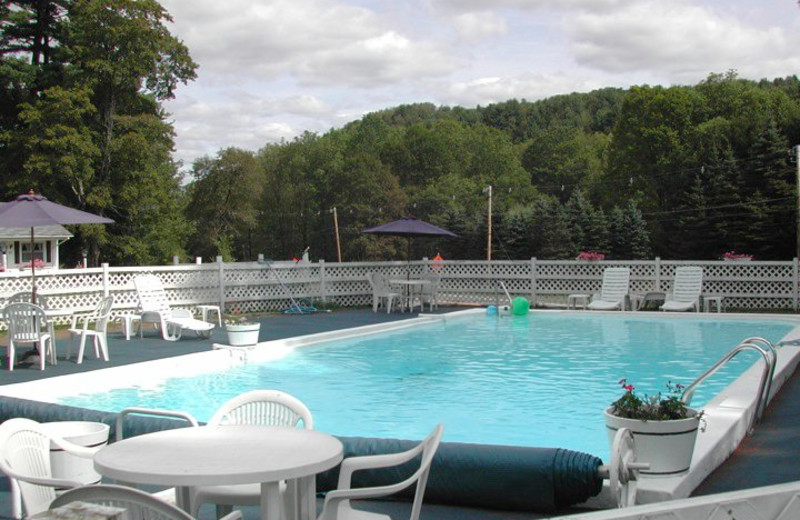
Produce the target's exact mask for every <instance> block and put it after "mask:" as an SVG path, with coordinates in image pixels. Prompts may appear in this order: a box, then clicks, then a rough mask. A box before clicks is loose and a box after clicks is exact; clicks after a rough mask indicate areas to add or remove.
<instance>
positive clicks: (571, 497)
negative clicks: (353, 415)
mask: <svg viewBox="0 0 800 520" xmlns="http://www.w3.org/2000/svg"><path fill="white" fill-rule="evenodd" d="M11 417H27V418H29V419H33V420H35V421H38V422H46V421H65V420H70V421H98V422H102V423H105V424H108V425H109V426H110V428H111V432H110V437H111V438H110V441H111V442H113V441H114V436H115V433H116V432H115V431H114V428H115V420H116V417H117V414H115V413H110V412H101V411H97V410H89V409H85V408H76V407H72V406H64V405H59V404H53V403H43V402H38V401H30V400H27V399H18V398H14V397H4V396H3V397H0V422H2V421H5V420H6V419H10V418H11ZM183 427H186V423H185V422H183V421H177V420H174V419H166V418H157V417H142V416H136V415H130V416H128V417H126V418H125V437H133V436H136V435H141V434H144V433H148V432H154V431H159V430H166V429H171V428H183ZM337 438H338V439H339V440H341V441H342V444H343V445H344V456H345V457H353V456H360V455H377V454H382V453H397V452H401V451H406V450H408V449H411V448H412V447H414V446H416V445H417V443H418V442H419V441H406V440H396V439H378V438H366V437H341V436H338V437H337ZM414 462H415V461H411V462H410V463H408V464H405V465H403V466H398V467H396V468H390V469H384V470H365V471H359V472H356V473H355V474H354V475H353V477H354V480H353V483H354V486H355V487H359V486H375V485H382V484H388V483H394V482H398V481H401V480H403V479H405V478H407V477H408V476H410V475H411V474H412V473H413V472H414V469H415V468H416V467H417V466H415V465H414ZM416 462H417V464H418V461H416ZM600 464H602V461H601V460H600V459H599V458H597V457H595V456H593V455H588V454H586V453H580V452H575V451H570V450H565V449H561V448H527V447H519V446H499V445H488V444H467V443H457V442H443V443H441V444H440V445H439V449H438V450H437V452H436V456H435V457H434V459H433V464H432V465H431V472H430V475H429V477H428V485H427V487H426V489H425V502H427V503H438V504H448V505H458V506H465V507H481V508H486V509H500V510H506V511H529V512H535V513H553V512H556V511H558V510H559V509H562V508H565V507H568V506H571V505H574V504H580V503H582V502H585V501H586V500H587V499H589V498H590V497H592V496H595V495H597V494H598V493H600V490H601V489H602V485H603V481H602V479H601V478H600V477H599V476H598V474H597V468H598V466H600ZM338 478H339V468H338V466H337V467H336V468H334V469H332V470H330V471H326V472H324V473H321V474H320V475H318V476H317V489H318V490H319V491H329V490H332V489H336V485H337V483H338ZM413 493H414V487H413V486H412V487H411V488H410V489H407V490H406V491H405V493H404V494H401V495H398V498H407V499H411V498H412V496H413Z"/></svg>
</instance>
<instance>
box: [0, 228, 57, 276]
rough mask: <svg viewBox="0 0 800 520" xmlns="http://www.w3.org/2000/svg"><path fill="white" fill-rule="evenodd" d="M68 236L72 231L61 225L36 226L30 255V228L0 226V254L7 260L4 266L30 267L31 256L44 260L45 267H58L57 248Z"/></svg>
mask: <svg viewBox="0 0 800 520" xmlns="http://www.w3.org/2000/svg"><path fill="white" fill-rule="evenodd" d="M70 238H72V233H70V232H69V231H67V230H66V228H64V227H63V226H59V225H55V226H40V227H36V228H34V240H35V241H34V249H33V254H32V255H31V228H29V227H27V228H0V255H2V257H3V259H4V260H5V261H6V262H7V263H6V264H5V265H4V268H5V269H20V268H23V267H30V263H31V258H35V259H38V260H41V261H42V262H44V267H45V268H55V269H58V266H59V256H58V248H59V246H60V245H61V244H63V243H64V242H66V241H67V240H69V239H70ZM36 268H37V269H38V268H39V265H38V264H37V266H36Z"/></svg>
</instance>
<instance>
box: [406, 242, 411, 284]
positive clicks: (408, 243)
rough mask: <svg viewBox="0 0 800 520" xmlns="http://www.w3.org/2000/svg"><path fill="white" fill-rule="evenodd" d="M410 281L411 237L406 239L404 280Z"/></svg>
mask: <svg viewBox="0 0 800 520" xmlns="http://www.w3.org/2000/svg"><path fill="white" fill-rule="evenodd" d="M410 279H411V237H408V238H406V280H410Z"/></svg>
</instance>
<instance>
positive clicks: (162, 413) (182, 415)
mask: <svg viewBox="0 0 800 520" xmlns="http://www.w3.org/2000/svg"><path fill="white" fill-rule="evenodd" d="M130 414H136V415H149V416H152V417H169V418H172V419H183V420H185V421H186V422H188V423H189V424H190V425H191V426H199V423H198V422H197V419H195V418H194V416H192V415H191V414H189V413H186V412H176V411H173V410H160V409H157V408H140V407H135V406H134V407H131V408H125V409H124V410H122V411H121V412H119V415H117V421H116V425H115V427H116V428H115V430H116V436H115V440H118V441H120V440H122V439H123V437H124V435H123V434H122V427H123V424H124V421H125V416H127V415H130Z"/></svg>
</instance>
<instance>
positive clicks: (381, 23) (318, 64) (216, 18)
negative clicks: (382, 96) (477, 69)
mask: <svg viewBox="0 0 800 520" xmlns="http://www.w3.org/2000/svg"><path fill="white" fill-rule="evenodd" d="M163 3H164V4H165V6H166V7H167V8H168V9H169V10H170V12H171V13H172V14H173V15H174V17H175V29H176V32H177V33H178V35H179V36H180V37H182V38H184V40H185V43H186V44H187V45H188V46H189V48H190V49H191V52H192V56H193V57H194V58H195V60H196V61H197V62H198V63H199V64H200V67H201V68H200V74H202V75H204V77H205V79H207V80H208V81H212V82H219V81H229V80H231V79H233V80H236V78H238V77H241V76H255V77H259V78H261V79H262V80H266V81H270V80H275V79H279V78H281V77H285V76H290V77H294V78H297V79H299V80H300V81H301V82H302V83H303V84H307V85H334V84H357V85H359V86H362V87H363V86H370V85H372V84H374V85H381V84H384V83H386V82H387V81H396V80H399V79H402V78H404V77H415V76H420V75H434V76H435V75H442V74H446V73H448V72H449V71H450V70H451V69H452V65H451V63H452V57H451V56H449V55H448V53H447V50H446V48H445V47H443V46H441V45H439V44H438V43H435V42H432V41H414V40H412V39H410V38H409V37H406V36H404V35H403V34H401V33H399V32H398V31H396V30H394V29H393V28H391V26H390V25H389V21H387V20H385V19H383V18H381V17H380V16H379V15H378V14H376V13H375V12H373V11H370V10H368V9H365V8H363V7H358V6H352V5H347V4H345V3H342V2H334V1H330V0H273V1H269V2H251V1H245V0H231V1H228V2H216V1H210V0H200V1H197V2H185V1H180V0H164V2H163Z"/></svg>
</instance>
